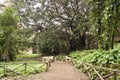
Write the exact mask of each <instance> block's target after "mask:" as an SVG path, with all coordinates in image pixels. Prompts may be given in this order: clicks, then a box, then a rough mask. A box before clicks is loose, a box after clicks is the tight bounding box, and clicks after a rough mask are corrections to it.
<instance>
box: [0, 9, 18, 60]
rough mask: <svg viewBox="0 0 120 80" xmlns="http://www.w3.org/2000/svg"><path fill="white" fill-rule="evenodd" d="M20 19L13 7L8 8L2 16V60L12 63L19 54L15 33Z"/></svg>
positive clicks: (0, 48)
mask: <svg viewBox="0 0 120 80" xmlns="http://www.w3.org/2000/svg"><path fill="white" fill-rule="evenodd" d="M18 22H19V18H18V15H17V12H16V11H15V10H14V8H13V7H7V8H6V9H5V11H4V12H3V13H1V14H0V31H1V33H0V60H4V61H10V60H14V59H15V54H17V48H18V47H17V43H16V35H15V31H16V29H17V24H18Z"/></svg>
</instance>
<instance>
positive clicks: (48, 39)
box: [38, 29, 59, 55]
mask: <svg viewBox="0 0 120 80" xmlns="http://www.w3.org/2000/svg"><path fill="white" fill-rule="evenodd" d="M38 41H39V46H40V51H41V52H42V53H46V55H53V54H54V53H58V52H59V35H58V34H57V33H56V31H55V30H53V29H52V30H49V31H43V32H41V33H40V34H39V39H38Z"/></svg>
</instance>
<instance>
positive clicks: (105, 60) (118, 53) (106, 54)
mask: <svg viewBox="0 0 120 80" xmlns="http://www.w3.org/2000/svg"><path fill="white" fill-rule="evenodd" d="M70 56H71V57H73V58H75V59H77V60H78V62H86V63H91V64H94V65H99V66H104V65H108V66H110V64H119V63H120V50H119V47H117V48H115V49H110V50H108V51H104V50H88V51H83V52H77V53H71V54H70ZM106 67H107V66H106Z"/></svg>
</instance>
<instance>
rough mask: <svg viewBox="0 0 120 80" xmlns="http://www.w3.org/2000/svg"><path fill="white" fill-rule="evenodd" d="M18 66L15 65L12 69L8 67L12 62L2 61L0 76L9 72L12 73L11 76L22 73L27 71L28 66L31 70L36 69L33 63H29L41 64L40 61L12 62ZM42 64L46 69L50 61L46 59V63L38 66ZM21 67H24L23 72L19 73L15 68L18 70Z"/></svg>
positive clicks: (7, 74)
mask: <svg viewBox="0 0 120 80" xmlns="http://www.w3.org/2000/svg"><path fill="white" fill-rule="evenodd" d="M14 64H16V65H18V66H16V67H15V68H14V69H10V68H9V67H8V66H10V65H12V64H9V63H2V64H0V70H1V72H2V74H1V73H0V77H3V76H9V73H12V75H13V76H16V75H21V76H22V75H24V74H26V73H27V70H28V67H31V68H32V69H33V70H36V67H34V66H33V65H31V64H41V63H27V62H25V63H14ZM43 66H46V71H47V70H48V68H49V67H50V61H47V62H46V63H43V64H42V65H41V66H40V67H39V69H40V68H42V67H43ZM21 67H24V70H23V72H24V74H23V73H21V72H18V71H17V70H19V69H20V68H21Z"/></svg>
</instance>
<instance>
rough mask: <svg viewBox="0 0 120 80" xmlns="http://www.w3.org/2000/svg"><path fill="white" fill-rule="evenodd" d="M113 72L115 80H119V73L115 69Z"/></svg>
mask: <svg viewBox="0 0 120 80" xmlns="http://www.w3.org/2000/svg"><path fill="white" fill-rule="evenodd" d="M113 73H114V80H117V76H116V75H117V73H116V71H113Z"/></svg>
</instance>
